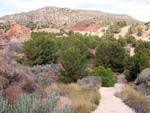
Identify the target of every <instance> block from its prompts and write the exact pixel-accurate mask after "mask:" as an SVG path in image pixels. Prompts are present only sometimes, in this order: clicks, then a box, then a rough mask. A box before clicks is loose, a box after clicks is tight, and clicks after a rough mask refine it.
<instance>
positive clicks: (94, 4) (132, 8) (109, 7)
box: [0, 0, 150, 21]
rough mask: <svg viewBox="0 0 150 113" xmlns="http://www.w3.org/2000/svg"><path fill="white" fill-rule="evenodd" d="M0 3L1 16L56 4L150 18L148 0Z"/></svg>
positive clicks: (14, 0)
mask: <svg viewBox="0 0 150 113" xmlns="http://www.w3.org/2000/svg"><path fill="white" fill-rule="evenodd" d="M0 4H1V7H0V11H1V12H0V16H3V15H6V14H11V13H16V12H17V13H18V12H22V11H30V10H34V9H37V8H42V7H45V6H56V7H69V8H73V9H93V10H101V11H104V12H109V13H116V14H128V15H130V16H133V17H134V18H136V19H139V20H143V21H148V20H150V13H149V10H150V2H149V1H148V0H144V1H141V0H0Z"/></svg>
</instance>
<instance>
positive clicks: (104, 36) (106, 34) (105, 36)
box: [102, 28, 114, 38]
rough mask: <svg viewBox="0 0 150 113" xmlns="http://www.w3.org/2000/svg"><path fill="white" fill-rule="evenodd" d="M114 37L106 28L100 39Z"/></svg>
mask: <svg viewBox="0 0 150 113" xmlns="http://www.w3.org/2000/svg"><path fill="white" fill-rule="evenodd" d="M112 37H114V33H112V32H111V30H110V28H108V29H107V30H106V31H105V32H104V35H103V36H102V38H112Z"/></svg>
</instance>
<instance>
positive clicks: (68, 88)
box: [46, 83, 100, 113]
mask: <svg viewBox="0 0 150 113" xmlns="http://www.w3.org/2000/svg"><path fill="white" fill-rule="evenodd" d="M46 90H47V91H48V90H53V91H56V92H59V93H60V94H64V95H65V96H69V97H70V98H71V101H72V102H73V103H72V110H73V113H91V112H92V111H93V110H94V109H96V107H97V105H98V104H99V100H100V94H99V92H98V91H97V90H93V89H86V88H85V87H83V86H80V85H77V84H73V83H72V84H53V85H51V86H49V87H47V88H46ZM68 113H70V112H68Z"/></svg>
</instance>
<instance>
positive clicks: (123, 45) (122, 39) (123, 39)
mask: <svg viewBox="0 0 150 113" xmlns="http://www.w3.org/2000/svg"><path fill="white" fill-rule="evenodd" d="M118 43H119V44H120V45H121V46H122V47H125V46H126V45H127V44H128V43H127V39H125V38H124V37H122V36H120V37H119V39H118Z"/></svg>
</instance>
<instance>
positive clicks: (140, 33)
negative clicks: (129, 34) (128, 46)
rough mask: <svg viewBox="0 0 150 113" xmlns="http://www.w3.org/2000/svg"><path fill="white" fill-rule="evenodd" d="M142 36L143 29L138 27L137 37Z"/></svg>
mask: <svg viewBox="0 0 150 113" xmlns="http://www.w3.org/2000/svg"><path fill="white" fill-rule="evenodd" d="M142 34H143V28H142V27H140V26H138V27H137V35H138V36H142Z"/></svg>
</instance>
